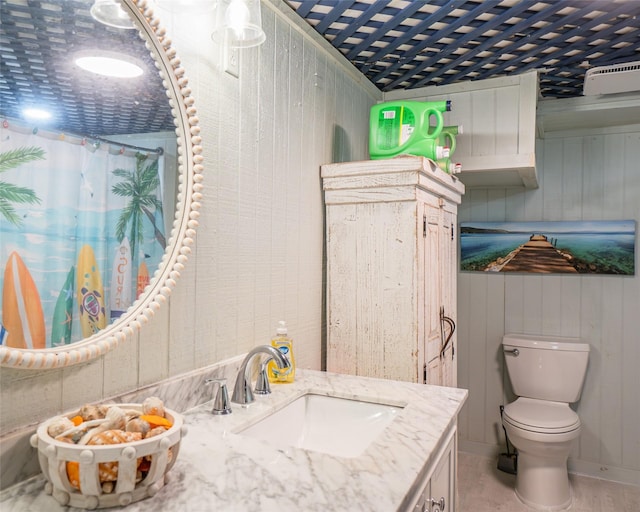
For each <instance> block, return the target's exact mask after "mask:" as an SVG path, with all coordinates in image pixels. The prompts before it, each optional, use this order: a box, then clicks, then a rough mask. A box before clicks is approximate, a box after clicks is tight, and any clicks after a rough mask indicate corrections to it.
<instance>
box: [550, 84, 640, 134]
mask: <svg viewBox="0 0 640 512" xmlns="http://www.w3.org/2000/svg"><path fill="white" fill-rule="evenodd" d="M639 123H640V92H633V93H621V94H607V95H602V94H601V95H597V96H580V97H578V98H565V99H551V100H541V101H540V102H539V103H538V123H537V126H538V137H539V138H545V137H546V136H547V135H549V134H550V133H552V132H565V131H571V132H572V133H573V134H576V135H578V134H580V133H585V131H587V130H593V129H602V128H613V127H617V128H620V127H623V126H628V127H629V129H633V130H637V126H638V124H639Z"/></svg>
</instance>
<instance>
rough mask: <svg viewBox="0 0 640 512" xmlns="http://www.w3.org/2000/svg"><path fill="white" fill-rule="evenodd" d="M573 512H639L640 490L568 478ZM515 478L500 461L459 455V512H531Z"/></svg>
mask: <svg viewBox="0 0 640 512" xmlns="http://www.w3.org/2000/svg"><path fill="white" fill-rule="evenodd" d="M569 479H570V481H571V487H572V490H573V495H574V499H573V503H572V506H571V508H569V509H568V511H570V512H640V488H638V487H634V486H631V485H624V484H618V483H615V482H609V481H607V480H599V479H596V478H589V477H586V476H579V475H569ZM515 480H516V479H515V476H514V475H510V474H508V473H504V472H502V471H500V470H498V468H497V460H495V459H491V458H488V457H482V456H480V455H474V454H470V453H465V452H459V453H458V512H531V511H532V510H533V509H531V508H530V507H527V506H526V505H524V504H523V503H521V502H520V501H519V500H518V498H517V497H516V495H515V493H514V490H513V489H514V486H515Z"/></svg>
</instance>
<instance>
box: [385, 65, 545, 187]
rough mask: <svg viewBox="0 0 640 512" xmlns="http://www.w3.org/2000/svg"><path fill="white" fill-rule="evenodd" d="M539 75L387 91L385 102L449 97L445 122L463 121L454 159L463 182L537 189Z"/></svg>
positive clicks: (450, 123) (456, 123)
mask: <svg viewBox="0 0 640 512" xmlns="http://www.w3.org/2000/svg"><path fill="white" fill-rule="evenodd" d="M537 98H538V74H537V72H535V71H532V72H529V73H525V74H522V75H517V76H510V77H503V78H492V79H489V80H479V81H477V82H464V83H460V84H452V85H444V86H440V87H424V88H420V89H410V90H405V91H391V92H388V93H386V94H385V97H384V101H393V100H414V101H439V100H446V99H448V100H451V112H448V113H447V114H445V125H458V126H460V125H462V126H463V129H464V130H463V134H462V135H459V136H458V138H457V141H456V142H457V146H456V151H455V154H454V160H455V161H456V162H460V163H461V164H462V173H461V174H460V175H459V177H460V180H461V181H462V182H463V183H464V184H465V186H467V187H498V186H499V187H510V186H520V187H521V186H524V187H527V188H538V177H537V173H536V157H535V139H536V103H537Z"/></svg>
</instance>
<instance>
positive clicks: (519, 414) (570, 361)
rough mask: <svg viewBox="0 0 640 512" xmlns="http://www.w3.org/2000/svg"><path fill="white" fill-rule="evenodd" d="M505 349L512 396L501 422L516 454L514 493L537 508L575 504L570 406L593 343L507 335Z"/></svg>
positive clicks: (575, 430) (576, 422) (576, 429)
mask: <svg viewBox="0 0 640 512" xmlns="http://www.w3.org/2000/svg"><path fill="white" fill-rule="evenodd" d="M502 348H503V351H504V357H505V361H506V363H507V371H508V373H509V379H510V380H511V385H512V387H513V392H514V393H515V394H516V395H517V396H518V398H517V399H516V400H515V401H514V402H511V403H510V404H508V405H506V406H505V407H504V413H503V416H502V423H503V425H504V427H505V429H506V431H507V435H508V436H509V441H511V443H512V444H513V446H515V447H516V448H517V450H518V473H517V476H516V495H517V496H518V498H520V500H521V501H522V502H523V503H525V504H526V505H528V506H530V507H533V508H537V509H539V510H562V509H565V508H567V507H569V505H571V490H570V487H569V476H568V472H567V458H568V457H569V452H570V451H571V446H572V443H573V441H574V440H575V439H576V438H577V437H578V436H579V435H580V418H579V417H578V415H577V414H576V413H575V412H574V411H573V410H572V409H571V408H570V407H569V404H570V403H572V402H576V401H577V400H578V399H579V398H580V393H581V392H582V384H583V383H584V377H585V373H586V371H587V362H588V359H589V344H587V343H580V342H579V341H578V340H577V339H575V338H560V337H545V336H529V335H525V334H506V335H505V336H504V337H503V339H502Z"/></svg>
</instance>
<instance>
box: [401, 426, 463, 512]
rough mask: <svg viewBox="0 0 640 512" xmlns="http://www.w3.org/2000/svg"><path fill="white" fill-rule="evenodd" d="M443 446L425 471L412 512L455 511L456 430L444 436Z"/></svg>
mask: <svg viewBox="0 0 640 512" xmlns="http://www.w3.org/2000/svg"><path fill="white" fill-rule="evenodd" d="M445 439H446V441H445V445H444V447H443V448H442V449H441V450H440V453H439V454H438V457H437V458H436V461H435V463H434V464H433V465H432V466H431V468H430V470H429V471H427V477H426V480H424V481H423V483H422V485H421V487H420V489H421V490H420V494H419V495H418V496H417V498H414V499H415V500H416V501H415V504H414V506H413V507H412V508H409V510H411V511H412V512H455V511H456V494H457V491H456V461H457V455H456V454H457V446H456V439H457V437H456V428H455V427H454V428H453V429H451V430H450V431H449V433H448V435H446V436H445Z"/></svg>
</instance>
